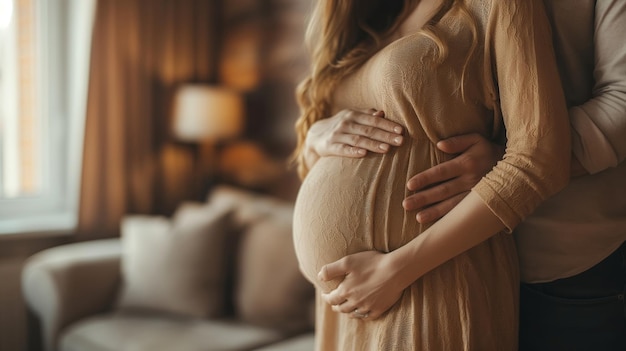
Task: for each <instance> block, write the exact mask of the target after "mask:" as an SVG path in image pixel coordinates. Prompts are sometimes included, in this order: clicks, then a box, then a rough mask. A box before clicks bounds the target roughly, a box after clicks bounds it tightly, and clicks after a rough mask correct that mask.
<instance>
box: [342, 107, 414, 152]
mask: <svg viewBox="0 0 626 351" xmlns="http://www.w3.org/2000/svg"><path fill="white" fill-rule="evenodd" d="M370 111H371V110H370ZM368 112H369V111H368ZM382 116H384V115H383V114H382V111H376V112H374V113H371V114H365V113H359V112H356V111H349V112H347V113H346V117H345V118H344V119H343V120H342V121H341V122H340V124H339V126H338V131H339V135H338V140H336V142H339V143H342V144H345V145H347V146H352V147H355V148H359V149H364V150H367V151H371V152H375V153H385V152H387V151H389V148H390V146H400V145H402V143H403V141H404V138H403V136H402V135H401V134H402V132H403V128H402V127H401V126H400V125H398V124H397V123H395V122H392V121H389V120H387V119H385V118H381V117H382Z"/></svg>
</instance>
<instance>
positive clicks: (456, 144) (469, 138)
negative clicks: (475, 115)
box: [437, 133, 488, 154]
mask: <svg viewBox="0 0 626 351" xmlns="http://www.w3.org/2000/svg"><path fill="white" fill-rule="evenodd" d="M481 141H485V142H488V141H487V139H485V138H484V137H483V136H482V135H480V134H478V133H471V134H464V135H458V136H454V137H451V138H448V139H444V140H441V141H439V142H438V143H437V148H438V149H439V150H441V151H443V152H445V153H448V154H459V153H462V152H465V151H467V149H469V148H470V147H472V145H474V144H477V143H479V142H481Z"/></svg>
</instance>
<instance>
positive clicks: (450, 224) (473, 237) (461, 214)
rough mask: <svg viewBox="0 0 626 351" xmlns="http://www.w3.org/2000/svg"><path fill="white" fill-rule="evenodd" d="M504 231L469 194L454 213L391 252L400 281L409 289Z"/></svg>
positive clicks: (491, 215)
mask: <svg viewBox="0 0 626 351" xmlns="http://www.w3.org/2000/svg"><path fill="white" fill-rule="evenodd" d="M503 229H505V226H504V224H503V223H502V221H500V219H499V218H498V217H497V216H496V215H495V214H494V213H493V212H492V211H491V210H490V209H489V208H488V207H487V205H486V204H485V203H484V202H483V200H482V199H481V198H480V197H479V196H478V195H477V194H476V193H475V192H470V193H469V195H467V196H466V197H465V198H464V199H463V200H462V201H461V202H460V203H459V204H458V205H457V206H456V207H455V208H454V209H452V211H450V212H449V213H448V214H447V215H445V216H444V217H443V218H442V219H441V220H439V221H438V222H436V223H435V224H433V225H432V226H431V227H430V228H428V229H427V230H426V231H424V232H423V233H422V234H420V235H419V236H417V237H416V238H415V239H413V240H412V241H410V242H409V243H408V244H406V245H404V246H403V247H401V248H399V249H397V250H395V251H393V252H391V255H393V257H394V266H395V267H396V272H397V273H396V274H397V278H398V279H400V281H401V283H402V284H403V285H404V286H409V285H410V284H412V283H413V282H414V281H415V280H417V279H419V278H420V277H422V276H423V275H424V274H426V273H428V272H429V271H431V270H432V269H434V268H436V267H438V266H440V265H441V264H443V263H445V262H446V261H448V260H450V259H452V258H453V257H455V256H457V255H459V254H461V253H463V252H465V251H467V250H469V249H471V248H472V247H474V246H476V245H478V244H480V243H481V242H483V241H485V240H487V239H489V238H490V237H492V236H493V235H495V234H497V233H499V232H500V231H502V230H503Z"/></svg>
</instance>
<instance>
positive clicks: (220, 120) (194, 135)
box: [173, 84, 244, 179]
mask: <svg viewBox="0 0 626 351" xmlns="http://www.w3.org/2000/svg"><path fill="white" fill-rule="evenodd" d="M243 114H244V104H243V99H242V97H241V95H239V94H238V93H237V92H235V91H233V90H230V89H227V88H223V87H217V86H211V85H204V84H187V85H183V86H181V87H180V88H178V90H177V91H176V95H175V97H174V124H173V131H174V136H175V137H176V138H177V139H178V140H180V141H183V142H188V143H195V144H199V146H200V147H199V152H198V153H197V155H196V156H197V157H198V158H197V159H196V162H197V163H198V164H199V165H200V167H202V166H205V167H206V166H208V167H209V169H206V168H204V167H203V169H202V171H203V172H202V173H203V174H202V175H203V176H208V177H209V179H214V178H215V177H216V176H217V174H218V169H217V165H218V164H219V160H218V157H219V147H220V145H221V144H222V143H223V142H225V141H226V140H228V139H231V138H234V137H236V136H237V135H239V133H241V130H242V128H243Z"/></svg>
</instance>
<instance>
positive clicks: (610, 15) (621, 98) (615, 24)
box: [570, 0, 626, 174]
mask: <svg viewBox="0 0 626 351" xmlns="http://www.w3.org/2000/svg"><path fill="white" fill-rule="evenodd" d="M594 29H595V34H594V56H595V68H594V81H595V83H594V86H593V91H592V95H593V98H591V99H590V100H588V101H587V102H585V103H584V104H582V105H579V106H574V107H572V108H570V118H571V123H572V151H573V152H574V155H575V156H576V158H578V160H579V161H580V163H581V164H582V165H583V167H585V169H586V170H587V171H588V172H589V173H592V174H593V173H597V172H600V171H603V170H605V169H607V168H610V167H615V166H617V165H618V164H619V163H621V162H622V161H624V159H626V45H624V34H625V33H626V1H624V0H602V1H597V2H596V13H595V28H594Z"/></svg>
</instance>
